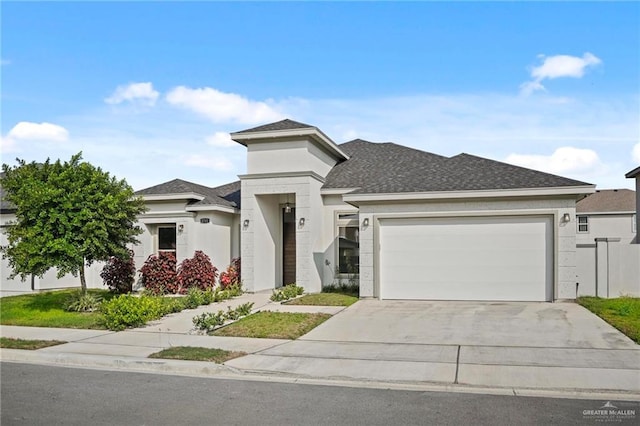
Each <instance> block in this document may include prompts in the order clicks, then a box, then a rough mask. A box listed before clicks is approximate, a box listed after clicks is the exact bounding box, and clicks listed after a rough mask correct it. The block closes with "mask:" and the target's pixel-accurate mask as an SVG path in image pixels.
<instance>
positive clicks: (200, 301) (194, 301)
mask: <svg viewBox="0 0 640 426" xmlns="http://www.w3.org/2000/svg"><path fill="white" fill-rule="evenodd" d="M183 302H184V306H185V308H186V309H195V308H197V307H198V306H200V305H205V295H204V291H202V290H200V289H199V288H197V287H191V288H189V290H187V295H186V296H185V297H184V298H183Z"/></svg>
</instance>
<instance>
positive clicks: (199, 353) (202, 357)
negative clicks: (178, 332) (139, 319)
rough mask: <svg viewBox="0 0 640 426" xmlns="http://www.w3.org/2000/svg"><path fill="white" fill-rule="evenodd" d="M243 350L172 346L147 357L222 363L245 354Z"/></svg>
mask: <svg viewBox="0 0 640 426" xmlns="http://www.w3.org/2000/svg"><path fill="white" fill-rule="evenodd" d="M245 355H246V353H245V352H237V351H225V350H224V349H216V348H201V347H193V346H174V347H172V348H168V349H164V350H162V351H160V352H156V353H154V354H151V355H149V358H162V359H181V360H186V361H207V362H215V363H216V364H222V363H223V362H226V361H229V360H231V359H234V358H238V357H241V356H245Z"/></svg>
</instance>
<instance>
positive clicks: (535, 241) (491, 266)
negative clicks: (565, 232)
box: [379, 216, 553, 301]
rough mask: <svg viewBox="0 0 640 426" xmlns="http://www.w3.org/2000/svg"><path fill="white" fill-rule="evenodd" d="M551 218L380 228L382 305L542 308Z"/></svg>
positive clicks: (392, 223)
mask: <svg viewBox="0 0 640 426" xmlns="http://www.w3.org/2000/svg"><path fill="white" fill-rule="evenodd" d="M552 229H553V228H552V219H551V216H495V217H467V218H460V217H456V218H420V219H381V220H380V233H379V236H380V254H379V260H380V269H379V271H380V280H379V284H380V298H381V299H424V300H512V301H545V300H551V299H552V295H553V234H552V232H553V231H552Z"/></svg>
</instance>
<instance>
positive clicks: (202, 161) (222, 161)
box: [183, 153, 233, 171]
mask: <svg viewBox="0 0 640 426" xmlns="http://www.w3.org/2000/svg"><path fill="white" fill-rule="evenodd" d="M183 164H184V165H186V166H193V167H205V168H208V169H213V170H221V171H226V170H231V169H232V168H233V164H232V163H231V161H229V160H228V159H226V158H224V157H220V156H219V155H216V154H214V153H210V154H208V155H202V154H200V155H197V154H191V155H189V156H187V157H184V159H183Z"/></svg>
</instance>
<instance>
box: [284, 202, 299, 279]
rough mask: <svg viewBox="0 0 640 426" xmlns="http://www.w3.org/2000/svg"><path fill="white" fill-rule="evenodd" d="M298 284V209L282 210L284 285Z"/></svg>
mask: <svg viewBox="0 0 640 426" xmlns="http://www.w3.org/2000/svg"><path fill="white" fill-rule="evenodd" d="M295 282H296V209H294V208H292V209H291V212H290V213H286V212H285V211H284V209H282V285H287V284H292V283H295Z"/></svg>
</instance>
